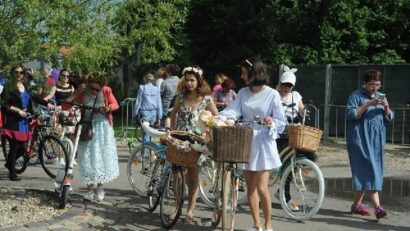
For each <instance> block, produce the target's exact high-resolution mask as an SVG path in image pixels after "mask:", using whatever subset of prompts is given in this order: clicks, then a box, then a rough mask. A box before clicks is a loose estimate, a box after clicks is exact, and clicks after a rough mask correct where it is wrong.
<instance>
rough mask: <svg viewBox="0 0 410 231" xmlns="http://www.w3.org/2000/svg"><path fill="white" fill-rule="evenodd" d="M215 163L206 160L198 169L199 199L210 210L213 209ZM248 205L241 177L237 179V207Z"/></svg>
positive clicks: (243, 179) (244, 185) (243, 181)
mask: <svg viewBox="0 0 410 231" xmlns="http://www.w3.org/2000/svg"><path fill="white" fill-rule="evenodd" d="M214 163H215V162H213V161H212V160H211V159H207V161H206V162H205V164H204V165H203V166H201V167H200V169H199V175H198V178H199V179H198V182H199V197H200V198H201V200H202V201H203V202H204V203H205V204H206V205H208V206H209V207H210V208H214V207H215V198H214V193H213V191H212V188H213V184H214V182H215V178H216V170H215V164H214ZM246 203H248V197H247V194H246V182H245V178H244V177H243V175H241V176H240V177H239V189H238V205H244V204H246Z"/></svg>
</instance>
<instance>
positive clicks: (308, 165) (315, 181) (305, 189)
mask: <svg viewBox="0 0 410 231" xmlns="http://www.w3.org/2000/svg"><path fill="white" fill-rule="evenodd" d="M293 168H294V173H295V175H292V169H293ZM290 180H291V181H290ZM287 182H290V183H289V184H288V185H289V194H288V193H286V190H285V187H286V184H287ZM295 182H296V183H295ZM324 192H325V184H324V179H323V175H322V172H321V171H320V169H319V167H318V166H317V165H316V164H315V163H314V162H312V161H311V160H308V159H296V161H295V164H294V166H293V167H292V165H289V166H288V167H287V168H286V169H285V171H284V172H283V175H282V178H281V181H280V187H279V201H280V203H281V206H282V209H283V210H284V211H285V213H286V215H287V216H289V217H290V218H291V219H294V220H297V221H305V220H309V219H310V218H311V217H313V216H314V215H315V214H316V213H317V212H318V211H319V209H320V207H321V206H322V203H323V198H324ZM285 193H286V194H285ZM286 197H288V198H291V200H289V199H288V200H287V199H286ZM292 207H293V208H292ZM295 208H298V209H295Z"/></svg>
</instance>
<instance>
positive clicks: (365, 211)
mask: <svg viewBox="0 0 410 231" xmlns="http://www.w3.org/2000/svg"><path fill="white" fill-rule="evenodd" d="M350 211H351V212H352V213H353V214H359V215H362V216H370V211H369V210H368V209H367V208H366V207H365V206H364V204H362V203H360V204H359V205H357V206H356V208H355V207H354V204H353V205H352V207H351V208H350ZM376 216H377V215H376Z"/></svg>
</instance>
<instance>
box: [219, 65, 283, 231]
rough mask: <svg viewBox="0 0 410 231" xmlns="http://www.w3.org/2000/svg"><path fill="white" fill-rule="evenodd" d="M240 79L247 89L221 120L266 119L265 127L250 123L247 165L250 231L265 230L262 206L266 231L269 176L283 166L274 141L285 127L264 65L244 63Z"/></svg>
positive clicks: (270, 222)
mask: <svg viewBox="0 0 410 231" xmlns="http://www.w3.org/2000/svg"><path fill="white" fill-rule="evenodd" d="M241 77H242V79H243V80H244V81H245V83H246V84H247V85H248V87H244V88H242V89H241V90H240V91H239V92H238V94H237V97H236V99H235V100H234V101H233V102H232V103H231V104H230V105H229V106H228V107H227V108H225V109H224V110H223V111H221V112H220V117H221V118H227V119H235V120H236V119H238V118H239V117H241V116H242V117H243V120H244V121H252V120H253V118H254V116H259V117H260V118H263V122H264V123H265V124H267V125H268V126H266V125H259V124H257V123H250V124H248V125H247V126H250V127H252V129H253V140H252V145H251V154H250V158H249V163H248V164H244V173H245V180H246V185H247V193H248V201H249V207H250V208H251V212H252V218H253V222H254V224H253V226H252V227H250V228H249V229H248V230H249V231H259V230H263V229H262V225H261V223H260V219H259V202H260V204H261V206H262V211H263V215H264V217H265V223H264V230H266V231H270V230H272V221H271V198H270V193H269V188H268V180H269V173H270V171H271V170H272V169H275V168H279V167H280V166H281V165H282V164H281V161H280V158H279V154H278V150H277V148H276V142H275V139H276V138H277V137H278V133H281V132H282V131H283V129H284V128H285V125H286V118H285V116H284V112H283V108H282V106H281V101H280V96H279V93H278V92H277V91H276V90H275V89H272V88H270V87H269V86H267V85H266V83H267V80H268V74H267V71H266V68H265V65H264V64H263V63H262V62H261V61H260V60H259V59H258V58H249V59H246V60H245V61H243V62H242V63H241Z"/></svg>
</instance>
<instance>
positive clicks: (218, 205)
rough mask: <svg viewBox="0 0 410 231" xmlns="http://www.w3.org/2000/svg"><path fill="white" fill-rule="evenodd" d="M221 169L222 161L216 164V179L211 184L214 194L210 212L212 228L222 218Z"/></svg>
mask: <svg viewBox="0 0 410 231" xmlns="http://www.w3.org/2000/svg"><path fill="white" fill-rule="evenodd" d="M222 170H223V163H219V164H218V168H217V173H216V179H215V182H214V184H213V189H212V192H213V194H214V207H213V208H214V211H213V213H212V223H211V226H212V227H213V228H216V227H217V226H218V225H219V224H220V223H221V219H222V187H223V185H222V183H223V181H222V180H223V176H222Z"/></svg>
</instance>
